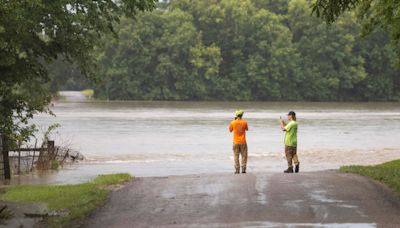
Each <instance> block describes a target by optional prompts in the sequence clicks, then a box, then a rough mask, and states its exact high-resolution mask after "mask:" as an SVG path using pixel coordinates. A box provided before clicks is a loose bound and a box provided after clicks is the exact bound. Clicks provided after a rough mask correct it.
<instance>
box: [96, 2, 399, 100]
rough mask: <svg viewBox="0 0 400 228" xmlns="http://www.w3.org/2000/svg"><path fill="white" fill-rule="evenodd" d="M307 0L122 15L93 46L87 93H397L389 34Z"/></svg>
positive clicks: (310, 96)
mask: <svg viewBox="0 0 400 228" xmlns="http://www.w3.org/2000/svg"><path fill="white" fill-rule="evenodd" d="M310 5H312V2H311V1H307V0H241V1H237V0H218V1H216V0H204V1H194V0H173V1H171V3H170V4H165V5H163V7H159V9H158V10H156V11H153V12H151V13H150V12H148V13H142V14H140V15H139V16H138V17H137V19H136V20H131V19H126V18H123V19H122V23H121V24H120V26H118V28H117V33H118V35H119V40H116V39H113V38H112V37H109V38H107V39H106V40H105V41H104V44H103V45H102V46H101V48H99V50H98V53H97V58H98V63H100V65H101V66H102V70H101V72H100V73H99V75H100V76H101V77H100V78H102V79H103V81H102V83H101V84H100V85H99V86H97V88H96V94H97V96H98V97H100V98H103V99H120V100H130V99H133V100H274V101H280V100H309V101H352V100H362V101H371V100H399V98H400V96H399V95H400V90H399V89H400V73H399V71H398V70H396V67H395V66H394V65H395V62H396V53H395V51H394V48H393V46H390V41H389V40H390V39H389V36H388V35H386V34H385V33H384V32H382V31H373V32H372V33H371V34H369V35H368V36H366V37H363V38H362V37H360V33H361V26H360V25H359V24H358V23H357V21H356V16H355V14H354V13H347V14H344V15H342V16H341V17H339V18H338V19H337V21H336V22H335V23H333V24H331V25H328V24H326V23H323V21H322V20H321V19H318V18H315V17H314V16H312V14H311V11H312V9H311V8H310Z"/></svg>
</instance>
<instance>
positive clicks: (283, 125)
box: [279, 117, 286, 131]
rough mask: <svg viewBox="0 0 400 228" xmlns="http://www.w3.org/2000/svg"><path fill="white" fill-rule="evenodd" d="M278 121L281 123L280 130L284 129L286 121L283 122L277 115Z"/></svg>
mask: <svg viewBox="0 0 400 228" xmlns="http://www.w3.org/2000/svg"><path fill="white" fill-rule="evenodd" d="M279 122H280V124H281V129H282V131H286V129H285V126H286V123H285V121H283V119H282V117H279Z"/></svg>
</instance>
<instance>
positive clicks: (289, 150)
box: [285, 145, 299, 167]
mask: <svg viewBox="0 0 400 228" xmlns="http://www.w3.org/2000/svg"><path fill="white" fill-rule="evenodd" d="M285 155H286V160H287V162H288V167H293V163H294V164H295V165H298V164H299V158H298V157H297V147H293V146H286V145H285Z"/></svg>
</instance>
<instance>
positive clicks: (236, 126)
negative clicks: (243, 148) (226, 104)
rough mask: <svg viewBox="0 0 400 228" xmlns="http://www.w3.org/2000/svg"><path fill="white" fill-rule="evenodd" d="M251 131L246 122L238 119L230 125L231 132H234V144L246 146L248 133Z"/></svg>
mask: <svg viewBox="0 0 400 228" xmlns="http://www.w3.org/2000/svg"><path fill="white" fill-rule="evenodd" d="M247 130H249V128H248V126H247V122H246V120H242V119H237V120H234V121H232V122H231V124H229V131H231V132H232V131H233V144H246V131H247Z"/></svg>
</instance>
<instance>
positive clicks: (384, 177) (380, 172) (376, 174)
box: [340, 160, 400, 192]
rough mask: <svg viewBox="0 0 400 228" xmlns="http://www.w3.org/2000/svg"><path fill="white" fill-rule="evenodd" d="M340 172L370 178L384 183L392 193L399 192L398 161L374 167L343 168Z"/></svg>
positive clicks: (399, 168)
mask: <svg viewBox="0 0 400 228" xmlns="http://www.w3.org/2000/svg"><path fill="white" fill-rule="evenodd" d="M340 171H341V172H345V173H356V174H359V175H362V176H368V177H372V178H374V179H375V180H378V181H381V182H383V183H385V184H386V185H387V186H389V187H390V188H392V189H393V190H394V191H396V192H400V160H394V161H390V162H386V163H383V164H380V165H374V166H359V165H351V166H343V167H341V168H340Z"/></svg>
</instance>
